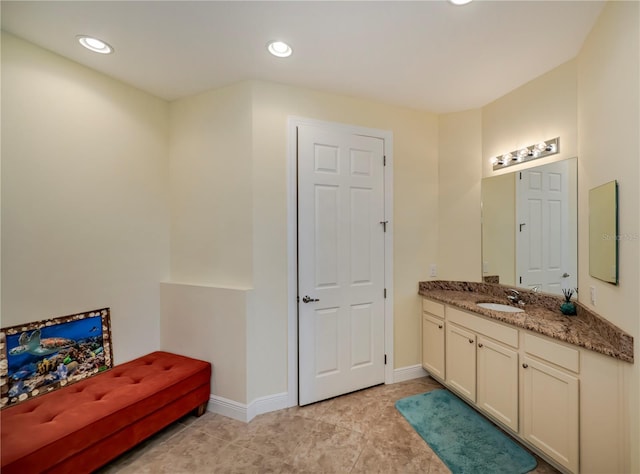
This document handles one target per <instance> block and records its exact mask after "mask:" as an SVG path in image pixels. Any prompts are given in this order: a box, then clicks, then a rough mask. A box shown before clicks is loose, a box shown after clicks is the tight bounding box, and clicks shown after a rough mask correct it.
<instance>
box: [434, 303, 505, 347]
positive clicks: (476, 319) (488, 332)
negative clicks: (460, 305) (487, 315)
mask: <svg viewBox="0 0 640 474" xmlns="http://www.w3.org/2000/svg"><path fill="white" fill-rule="evenodd" d="M447 321H451V322H454V323H456V324H459V325H460V326H464V327H466V328H467V329H471V330H472V331H474V332H476V333H478V334H482V335H484V336H488V337H490V338H491V339H495V340H496V341H499V342H502V343H503V344H507V345H508V346H511V347H515V348H517V347H518V330H517V329H516V328H512V327H509V326H505V325H503V324H500V323H494V322H492V321H487V320H486V319H484V318H482V317H481V316H476V315H474V314H470V313H467V312H465V311H460V310H459V309H456V308H452V307H451V306H448V307H447Z"/></svg>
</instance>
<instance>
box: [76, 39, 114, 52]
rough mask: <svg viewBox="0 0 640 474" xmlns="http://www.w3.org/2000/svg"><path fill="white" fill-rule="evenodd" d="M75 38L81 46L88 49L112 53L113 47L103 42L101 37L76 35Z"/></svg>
mask: <svg viewBox="0 0 640 474" xmlns="http://www.w3.org/2000/svg"><path fill="white" fill-rule="evenodd" d="M76 38H78V41H79V42H80V44H81V45H82V46H84V47H85V48H87V49H90V50H91V51H93V52H95V53H100V54H111V53H113V48H112V47H111V45H109V44H107V43H105V42H104V41H102V40H101V39H98V38H94V37H92V36H86V35H78V36H76Z"/></svg>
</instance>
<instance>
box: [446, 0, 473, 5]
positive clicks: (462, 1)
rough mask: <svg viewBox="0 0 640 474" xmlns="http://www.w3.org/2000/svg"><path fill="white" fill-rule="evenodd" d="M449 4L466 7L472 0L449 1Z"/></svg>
mask: <svg viewBox="0 0 640 474" xmlns="http://www.w3.org/2000/svg"><path fill="white" fill-rule="evenodd" d="M449 2H450V3H452V4H454V5H466V4H467V3H471V2H472V0H449Z"/></svg>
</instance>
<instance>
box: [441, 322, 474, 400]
mask: <svg viewBox="0 0 640 474" xmlns="http://www.w3.org/2000/svg"><path fill="white" fill-rule="evenodd" d="M446 333H447V338H446V354H447V358H446V371H447V374H446V375H447V377H446V381H447V383H448V384H449V385H450V387H451V388H453V389H455V390H456V391H457V392H458V393H459V394H460V395H462V396H464V397H466V398H467V399H469V400H470V401H472V402H475V401H476V335H475V334H474V333H472V332H470V331H467V330H465V329H462V328H461V327H458V326H456V325H455V324H451V323H447V327H446Z"/></svg>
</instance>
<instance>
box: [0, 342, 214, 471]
mask: <svg viewBox="0 0 640 474" xmlns="http://www.w3.org/2000/svg"><path fill="white" fill-rule="evenodd" d="M210 379H211V364H209V363H208V362H204V361H201V360H196V359H191V358H189V357H184V356H180V355H176V354H170V353H168V352H153V353H152V354H148V355H146V356H144V357H141V358H139V359H136V360H133V361H131V362H127V363H126V364H122V365H118V366H116V367H114V368H113V369H111V370H109V371H107V372H104V373H101V374H99V375H96V376H94V377H91V378H89V379H86V380H82V381H80V382H77V383H74V384H72V385H68V386H66V387H64V388H61V389H59V390H56V391H54V392H50V393H47V394H45V395H42V396H40V397H36V398H33V399H31V400H28V401H26V402H23V403H21V404H19V405H15V406H12V407H9V408H5V409H4V410H2V412H1V413H0V417H1V422H2V424H1V425H0V429H1V430H2V436H1V439H0V448H1V449H2V456H1V457H2V468H1V471H2V474H12V473H18V472H19V473H37V472H52V473H53V472H65V473H70V472H73V473H74V474H75V473H82V472H90V471H92V470H94V469H96V468H98V467H100V466H102V465H104V464H105V463H107V462H108V461H110V460H111V459H113V458H115V457H116V456H118V455H120V454H122V453H124V452H125V451H127V450H128V449H130V448H131V447H133V446H134V445H136V444H137V443H139V442H140V441H142V440H143V439H145V438H147V437H149V436H151V435H152V434H154V433H156V432H157V431H159V430H160V429H162V428H164V427H165V426H167V425H169V424H170V423H172V422H174V421H176V420H178V419H179V418H181V417H182V416H184V415H186V414H187V413H189V412H191V411H193V410H197V415H198V416H200V415H202V414H203V413H204V410H205V408H206V405H207V402H208V401H209V392H210Z"/></svg>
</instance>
